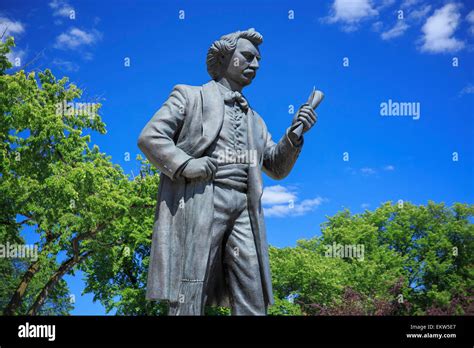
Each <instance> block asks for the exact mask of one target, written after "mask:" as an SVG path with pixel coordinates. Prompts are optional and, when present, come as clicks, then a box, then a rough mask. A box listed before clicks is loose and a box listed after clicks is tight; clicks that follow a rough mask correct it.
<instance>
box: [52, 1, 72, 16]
mask: <svg viewBox="0 0 474 348" xmlns="http://www.w3.org/2000/svg"><path fill="white" fill-rule="evenodd" d="M49 7H51V8H52V9H53V16H57V17H69V16H70V15H71V12H72V11H75V10H74V7H72V6H71V5H70V4H69V3H68V2H67V1H64V0H53V1H51V2H50V3H49Z"/></svg>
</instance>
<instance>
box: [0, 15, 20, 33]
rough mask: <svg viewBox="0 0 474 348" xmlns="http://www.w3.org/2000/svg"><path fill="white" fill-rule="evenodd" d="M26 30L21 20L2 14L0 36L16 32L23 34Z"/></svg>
mask: <svg viewBox="0 0 474 348" xmlns="http://www.w3.org/2000/svg"><path fill="white" fill-rule="evenodd" d="M24 31H25V26H24V25H23V24H22V23H21V22H19V21H13V20H11V19H9V18H7V17H2V16H0V36H1V35H4V37H7V36H10V35H13V36H14V35H15V34H22V33H23V32H24ZM4 33H5V34H4Z"/></svg>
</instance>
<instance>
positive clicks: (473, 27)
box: [466, 10, 474, 35]
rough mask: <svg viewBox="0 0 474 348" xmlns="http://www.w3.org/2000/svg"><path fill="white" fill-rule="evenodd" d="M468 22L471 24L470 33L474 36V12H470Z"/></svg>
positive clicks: (467, 17)
mask: <svg viewBox="0 0 474 348" xmlns="http://www.w3.org/2000/svg"><path fill="white" fill-rule="evenodd" d="M466 20H467V22H468V23H469V24H470V26H469V33H470V34H471V35H474V10H472V11H471V12H469V13H468V14H467V16H466Z"/></svg>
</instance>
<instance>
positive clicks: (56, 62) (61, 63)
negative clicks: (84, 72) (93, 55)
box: [53, 58, 79, 72]
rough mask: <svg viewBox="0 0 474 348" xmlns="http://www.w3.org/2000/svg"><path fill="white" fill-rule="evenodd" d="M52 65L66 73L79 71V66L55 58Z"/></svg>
mask: <svg viewBox="0 0 474 348" xmlns="http://www.w3.org/2000/svg"><path fill="white" fill-rule="evenodd" d="M53 64H54V65H56V66H57V67H58V68H59V69H61V70H64V71H68V72H75V71H78V70H79V65H77V64H76V63H74V62H70V61H68V60H63V59H59V58H55V59H54V60H53Z"/></svg>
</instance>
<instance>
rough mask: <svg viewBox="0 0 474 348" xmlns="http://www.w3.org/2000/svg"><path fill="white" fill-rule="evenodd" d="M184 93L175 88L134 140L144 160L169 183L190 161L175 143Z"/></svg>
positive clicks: (181, 119) (180, 87) (184, 98)
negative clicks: (143, 155) (166, 177)
mask: <svg viewBox="0 0 474 348" xmlns="http://www.w3.org/2000/svg"><path fill="white" fill-rule="evenodd" d="M186 102H187V98H186V90H185V87H183V86H182V85H177V86H175V87H174V89H173V91H172V92H171V94H170V96H169V98H168V100H167V101H166V102H165V103H164V104H163V106H162V107H161V108H160V109H159V110H158V111H157V112H156V113H155V115H154V116H153V117H152V119H151V120H150V121H149V122H148V123H147V124H146V126H145V128H143V130H142V132H141V133H140V136H139V137H138V147H139V148H140V150H142V152H143V153H144V154H145V156H146V158H147V159H148V160H149V161H150V162H151V163H152V164H153V165H154V166H155V167H156V168H158V169H159V170H160V171H161V172H162V173H163V174H165V175H167V176H168V177H170V178H171V179H172V180H173V179H174V178H175V177H176V175H177V173H178V171H179V170H180V169H181V168H182V167H183V166H184V164H186V163H187V162H188V161H189V160H191V159H192V157H191V156H189V155H188V154H186V153H185V152H184V151H183V150H181V149H180V148H179V147H177V146H176V144H175V139H176V138H177V134H178V132H179V131H180V129H181V127H182V125H183V122H184V117H185V116H186V115H185V110H186Z"/></svg>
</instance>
